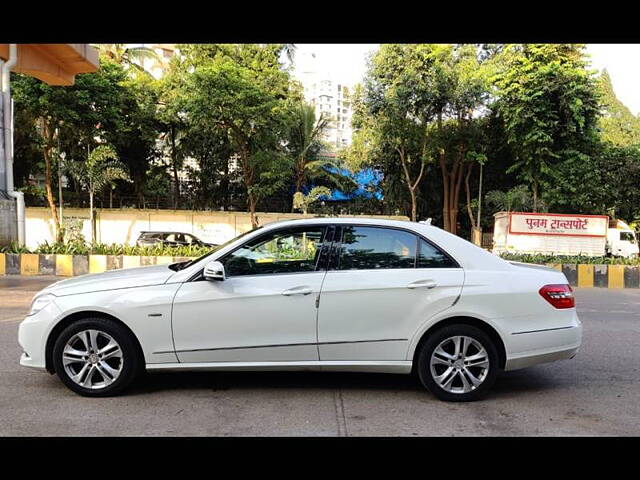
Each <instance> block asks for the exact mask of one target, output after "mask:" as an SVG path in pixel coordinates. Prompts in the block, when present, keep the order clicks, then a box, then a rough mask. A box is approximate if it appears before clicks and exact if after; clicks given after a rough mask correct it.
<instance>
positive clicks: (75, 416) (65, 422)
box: [0, 277, 640, 436]
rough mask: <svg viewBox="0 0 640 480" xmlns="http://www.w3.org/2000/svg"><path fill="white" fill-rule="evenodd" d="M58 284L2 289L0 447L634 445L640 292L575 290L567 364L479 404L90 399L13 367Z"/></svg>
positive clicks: (151, 380)
mask: <svg viewBox="0 0 640 480" xmlns="http://www.w3.org/2000/svg"><path fill="white" fill-rule="evenodd" d="M54 279H55V277H38V278H33V277H31V278H25V277H0V435H36V436H37V435H90V436H92V435H194V436H195V435H328V436H344V435H349V436H351V435H367V436H369V435H401V436H412V435H453V436H462V435H497V436H503V435H507V436H508V435H640V348H639V347H638V346H639V345H640V308H638V306H639V305H640V290H622V291H616V290H607V289H578V290H577V291H576V297H577V301H578V310H579V313H580V318H581V319H582V320H583V323H584V330H585V331H584V345H583V347H582V350H581V351H580V353H579V354H578V356H576V357H575V358H574V359H573V360H568V361H562V362H557V363H554V364H547V365H540V366H537V367H532V368H529V369H525V370H519V371H515V372H507V373H504V374H503V375H502V376H501V377H500V378H499V379H498V381H497V382H496V385H495V387H494V389H493V392H492V394H491V395H490V396H489V397H488V398H487V399H486V400H484V401H481V402H475V403H467V404H451V403H443V402H440V401H438V400H436V399H435V398H434V397H433V396H432V395H430V394H429V393H428V392H426V391H424V390H423V389H422V388H421V386H420V385H419V384H418V382H417V380H415V379H413V378H412V377H409V376H403V375H383V374H349V373H284V372H283V373H259V374H258V373H174V374H154V375H148V376H146V377H145V378H143V379H141V380H140V381H139V382H138V383H137V384H136V385H135V386H134V387H133V388H132V389H131V390H130V391H129V393H128V395H126V396H122V397H116V398H107V399H87V398H83V397H80V396H77V395H75V394H73V393H72V392H71V391H69V390H67V389H66V388H65V387H64V386H63V385H62V384H61V383H60V382H59V381H58V379H57V377H55V376H52V375H48V374H42V373H38V372H34V371H31V370H28V369H25V368H22V367H20V366H19V365H18V363H17V362H18V358H19V355H20V348H19V346H18V344H17V329H18V323H19V321H20V319H21V318H22V315H23V314H24V312H25V311H26V310H27V308H28V304H29V301H30V299H31V297H32V296H33V294H34V292H35V291H37V290H38V289H40V288H43V287H44V286H45V285H47V284H48V283H50V282H51V281H53V280H54Z"/></svg>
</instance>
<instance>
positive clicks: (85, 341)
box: [53, 318, 142, 397]
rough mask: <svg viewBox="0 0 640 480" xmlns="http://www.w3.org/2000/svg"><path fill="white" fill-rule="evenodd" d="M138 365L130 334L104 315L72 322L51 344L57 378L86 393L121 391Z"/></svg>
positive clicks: (128, 382)
mask: <svg viewBox="0 0 640 480" xmlns="http://www.w3.org/2000/svg"><path fill="white" fill-rule="evenodd" d="M141 365H142V360H141V359H140V356H139V354H138V351H137V348H136V345H135V344H134V341H133V339H132V338H131V334H130V333H129V332H128V331H127V330H126V329H125V328H123V327H122V326H121V325H119V324H117V323H116V322H114V321H112V320H108V319H105V318H86V319H82V320H79V321H77V322H74V323H72V324H71V325H69V326H68V327H67V328H65V329H64V330H63V331H62V333H61V334H60V335H59V336H58V338H57V339H56V342H55V344H54V347H53V366H54V369H55V371H56V373H57V375H58V377H59V378H60V380H62V382H63V383H64V384H65V385H66V386H67V387H68V388H70V389H71V390H73V391H74V392H76V393H78V394H80V395H84V396H88V397H106V396H111V395H117V394H118V393H120V392H122V391H123V390H124V389H125V388H127V387H128V386H129V385H130V384H131V382H132V381H133V380H134V379H135V377H136V376H137V374H138V373H139V371H140V369H141Z"/></svg>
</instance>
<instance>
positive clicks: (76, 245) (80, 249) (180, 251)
mask: <svg viewBox="0 0 640 480" xmlns="http://www.w3.org/2000/svg"><path fill="white" fill-rule="evenodd" d="M211 250H212V249H211V248H210V247H197V246H180V247H166V246H162V245H159V246H151V247H139V246H137V245H135V246H130V245H119V244H115V243H114V244H111V245H107V244H104V243H94V244H86V243H82V242H78V241H76V242H67V243H62V242H60V243H48V242H44V243H42V244H40V245H38V247H37V248H35V249H33V250H32V249H29V248H27V247H19V246H18V244H17V243H15V242H14V243H12V244H11V245H9V246H5V247H0V253H42V254H48V255H50V254H54V255H135V256H138V255H140V256H169V257H199V256H201V255H204V254H205V253H208V252H210V251H211Z"/></svg>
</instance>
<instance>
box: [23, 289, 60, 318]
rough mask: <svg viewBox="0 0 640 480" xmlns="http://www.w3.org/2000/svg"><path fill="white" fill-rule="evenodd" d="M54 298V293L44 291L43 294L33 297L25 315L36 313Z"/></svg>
mask: <svg viewBox="0 0 640 480" xmlns="http://www.w3.org/2000/svg"><path fill="white" fill-rule="evenodd" d="M54 298H56V297H55V295H52V294H51V293H46V294H44V295H40V296H39V297H36V298H34V299H33V302H31V310H30V311H29V313H28V314H27V316H29V315H33V314H35V313H38V312H39V311H40V310H42V309H43V308H44V307H46V306H47V305H49V304H50V303H51V302H53V299H54Z"/></svg>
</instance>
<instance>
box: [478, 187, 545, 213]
mask: <svg viewBox="0 0 640 480" xmlns="http://www.w3.org/2000/svg"><path fill="white" fill-rule="evenodd" d="M485 202H486V203H487V205H491V206H493V207H494V212H499V211H504V212H512V211H515V212H529V211H531V209H532V208H533V198H532V197H531V192H530V191H529V187H527V186H526V185H518V186H516V187H513V188H512V189H510V190H508V191H506V192H501V191H500V190H491V191H490V192H487V194H486V196H485ZM538 209H539V210H542V211H545V206H544V204H542V202H540V201H539V202H538Z"/></svg>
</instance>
